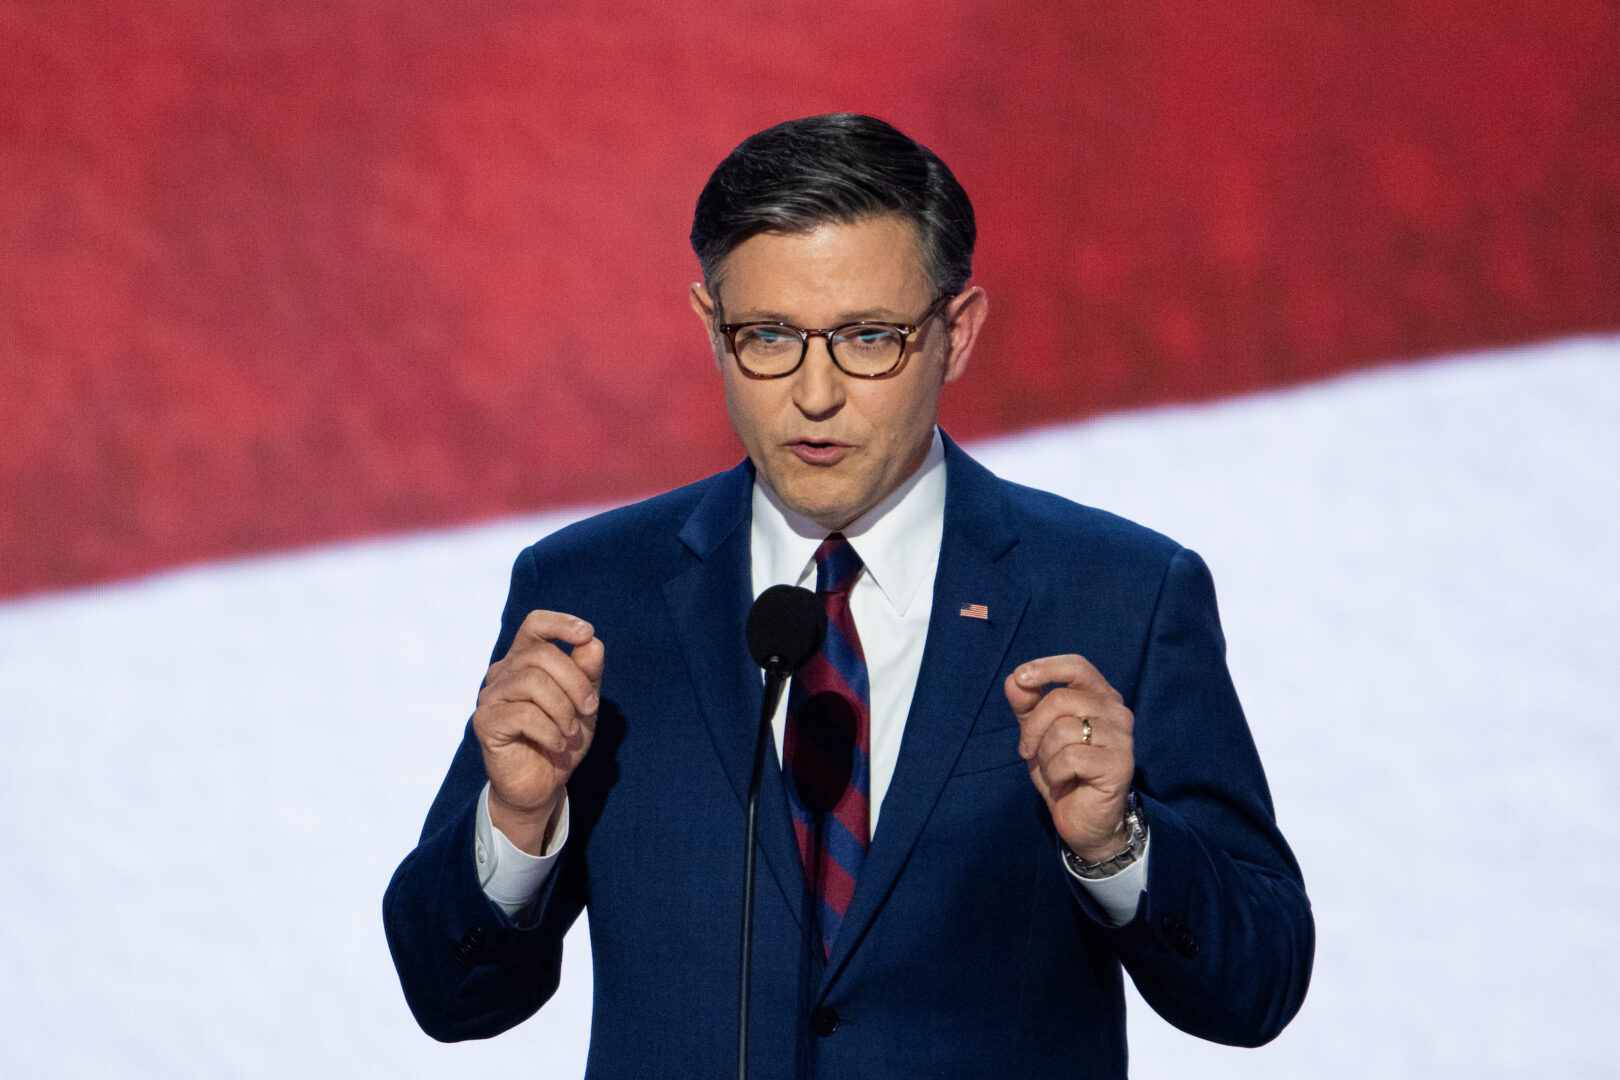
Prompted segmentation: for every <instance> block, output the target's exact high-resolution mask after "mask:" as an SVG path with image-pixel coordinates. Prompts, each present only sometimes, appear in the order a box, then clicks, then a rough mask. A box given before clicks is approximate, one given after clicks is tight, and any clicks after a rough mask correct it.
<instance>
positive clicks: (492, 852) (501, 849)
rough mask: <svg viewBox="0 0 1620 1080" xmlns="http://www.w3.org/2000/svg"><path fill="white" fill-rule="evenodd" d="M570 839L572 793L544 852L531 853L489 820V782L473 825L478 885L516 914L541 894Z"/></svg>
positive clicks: (480, 797)
mask: <svg viewBox="0 0 1620 1080" xmlns="http://www.w3.org/2000/svg"><path fill="white" fill-rule="evenodd" d="M567 839H568V796H567V795H566V794H564V795H563V804H562V809H561V810H560V811H558V813H557V827H556V828H555V829H553V830H552V831H551V843H549V844H547V845H546V851H545V854H543V855H530V854H529V853H528V852H527V851H524V850H523V849H522V848H520V847H518V846H517V845H516V844H514V843H512V841H510V840H508V839H507V838H506V834H505V833H503V832H501V830H499V829H497V828H496V827H495V824H494V823H493V822H492V821H490V819H489V784H488V783H485V784H484V790H483V791H482V792H481V793H480V794H479V796H478V820H477V823H476V824H474V826H473V859H474V860H475V861H476V863H477V866H478V884H479V885H480V886H482V887H483V890H484V895H485V896H487V897H489V898H490V900H491V901H492V902H493V903H494V904H495V905H496V906H497V907H499V908H500V909H501V910H502V911H504V912H506V914H507V915H508V916H516V915H517V913H518V912H520V911H522V910H523V909H524V908H526V907H528V906H529V904H530V903H531V902H532V901H533V900H534V898H535V897H536V896H538V895H539V893H540V887H541V886H542V885H544V884H545V883H546V878H548V877H550V876H551V868H552V867H553V866H554V865H556V862H557V856H558V854H559V853H561V851H562V847H563V843H564V842H565V841H566V840H567Z"/></svg>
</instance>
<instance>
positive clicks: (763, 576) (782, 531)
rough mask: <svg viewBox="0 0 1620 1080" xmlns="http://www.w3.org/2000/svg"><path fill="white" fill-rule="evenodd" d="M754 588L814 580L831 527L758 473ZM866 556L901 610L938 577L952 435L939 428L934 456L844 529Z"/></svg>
mask: <svg viewBox="0 0 1620 1080" xmlns="http://www.w3.org/2000/svg"><path fill="white" fill-rule="evenodd" d="M753 511H754V513H753V523H752V525H751V526H750V529H751V531H750V537H749V540H750V543H751V545H752V548H751V550H752V553H753V579H754V595H756V596H757V595H759V594H760V593H761V592H763V591H764V590H765V589H766V588H768V587H770V586H771V585H781V584H789V585H797V584H802V583H804V581H805V579H806V578H807V577H808V578H809V579H810V585H811V587H814V578H815V574H814V557H815V553H816V548H817V547H819V546H820V545H821V542H822V541H823V540H825V539H826V538H827V530H826V529H824V528H822V527H821V526H820V525H817V524H816V523H815V522H813V521H811V520H810V519H809V518H806V517H804V516H803V515H802V514H799V513H796V512H795V511H793V510H790V509H788V507H786V506H785V505H783V504H782V502H781V500H780V499H779V498H778V497H777V495H776V493H775V492H774V491H771V490H770V489H769V488H768V487H766V486H765V485H764V484H762V483H760V482H759V479H758V477H757V476H756V477H755V480H754V498H753ZM843 533H844V536H845V537H846V538H847V539H848V540H849V542H850V544H851V546H853V547H854V548H855V553H856V554H857V555H859V556H860V557H861V561H862V562H864V563H865V564H866V573H867V576H869V577H870V578H871V579H872V583H873V584H874V585H876V586H877V587H878V590H879V591H880V592H882V593H883V595H884V597H885V598H886V599H887V600H888V601H889V603H890V605H892V606H893V608H894V610H895V611H896V612H897V613H899V614H901V615H904V614H905V612H906V608H908V607H909V606H911V601H912V600H913V599H914V598H915V597H916V595H917V590H918V589H920V588H921V587H922V586H924V585H932V577H933V571H934V570H935V568H936V567H937V566H938V564H939V545H940V541H941V540H942V539H943V538H944V536H945V443H944V441H943V440H942V439H941V438H940V434H939V428H937V427H936V428H935V429H934V438H933V442H932V443H931V444H930V446H929V448H928V456H927V457H926V458H924V459H923V463H922V465H921V466H919V467H918V469H917V471H916V472H915V473H913V474H912V475H911V478H910V479H908V480H907V481H906V482H905V483H903V484H901V485H900V486H899V487H898V488H896V489H895V490H894V491H892V492H890V493H889V495H888V496H887V497H886V498H884V500H883V501H882V502H880V503H878V504H877V505H876V506H874V507H872V509H870V510H868V511H867V512H866V513H864V514H862V515H861V516H860V517H858V518H856V519H855V520H854V521H852V522H851V523H850V524H849V526H848V527H847V528H845V529H844V530H843Z"/></svg>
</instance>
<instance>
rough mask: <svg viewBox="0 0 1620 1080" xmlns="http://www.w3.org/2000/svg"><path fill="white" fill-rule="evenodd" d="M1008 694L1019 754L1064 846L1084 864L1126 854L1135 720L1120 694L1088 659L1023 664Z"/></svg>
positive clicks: (1072, 657) (1065, 658)
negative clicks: (1127, 803) (1127, 813)
mask: <svg viewBox="0 0 1620 1080" xmlns="http://www.w3.org/2000/svg"><path fill="white" fill-rule="evenodd" d="M1054 683H1055V684H1058V685H1056V686H1053V685H1052V684H1054ZM1048 686H1051V687H1052V688H1051V689H1050V690H1048V689H1045V688H1046V687H1048ZM1005 690H1006V694H1007V703H1008V704H1009V705H1011V706H1012V710H1013V713H1014V715H1016V716H1017V717H1018V725H1019V727H1020V728H1021V729H1022V730H1021V734H1020V735H1019V738H1018V753H1019V754H1020V755H1021V756H1022V757H1023V758H1024V760H1025V761H1027V762H1028V763H1029V776H1030V779H1031V780H1033V781H1034V782H1035V788H1036V790H1037V791H1039V792H1040V793H1041V798H1043V799H1045V800H1046V805H1047V808H1048V809H1049V810H1050V811H1051V812H1052V822H1053V824H1054V825H1056V826H1057V831H1058V835H1059V836H1061V837H1062V838H1063V842H1064V843H1066V844H1068V845H1069V849H1070V850H1071V851H1073V852H1074V853H1075V854H1076V855H1078V856H1080V857H1081V858H1082V859H1085V860H1086V861H1087V862H1099V861H1101V860H1103V859H1109V858H1112V857H1113V856H1115V855H1118V854H1119V853H1120V852H1121V851H1123V850H1125V848H1126V847H1127V846H1128V843H1129V840H1130V836H1129V832H1128V831H1127V829H1126V827H1125V802H1126V799H1127V797H1128V796H1129V795H1130V791H1131V778H1132V776H1133V775H1135V772H1136V753H1135V747H1134V743H1133V742H1132V740H1131V729H1132V726H1133V725H1134V723H1135V717H1133V716H1132V715H1131V710H1129V709H1127V708H1126V707H1125V701H1124V699H1123V698H1121V697H1120V695H1119V691H1117V690H1115V689H1114V688H1113V687H1112V686H1110V685H1109V684H1108V680H1107V679H1105V678H1103V676H1102V672H1100V671H1098V670H1097V669H1096V668H1095V667H1093V666H1092V665H1091V663H1090V662H1089V661H1087V660H1086V659H1085V657H1083V656H1075V655H1072V654H1071V655H1068V656H1047V657H1042V658H1041V659H1039V660H1031V661H1029V662H1028V663H1026V664H1021V665H1020V666H1019V667H1018V669H1017V670H1015V671H1014V672H1013V673H1012V674H1011V675H1009V676H1007V683H1006V686H1005Z"/></svg>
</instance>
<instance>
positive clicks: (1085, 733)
mask: <svg viewBox="0 0 1620 1080" xmlns="http://www.w3.org/2000/svg"><path fill="white" fill-rule="evenodd" d="M1080 743H1081V745H1083V746H1090V745H1091V718H1090V717H1089V716H1082V717H1081V718H1080Z"/></svg>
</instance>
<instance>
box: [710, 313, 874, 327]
mask: <svg viewBox="0 0 1620 1080" xmlns="http://www.w3.org/2000/svg"><path fill="white" fill-rule="evenodd" d="M724 314H725V321H726V322H727V323H733V324H735V323H751V322H779V323H786V324H787V325H789V326H797V327H799V328H800V329H806V330H808V329H818V330H832V329H835V328H837V327H840V326H848V325H849V324H850V323H858V322H886V323H898V324H900V325H902V326H904V325H906V320H905V319H904V318H902V317H901V316H900V315H898V314H897V313H895V312H894V311H893V310H892V309H890V308H863V309H861V310H859V311H845V312H841V313H839V315H838V317H837V319H836V321H834V322H831V323H828V324H827V325H826V326H824V327H806V326H803V325H802V324H801V323H797V322H795V321H794V320H793V317H791V316H789V315H786V314H784V313H782V312H780V311H772V310H770V309H768V308H752V309H746V310H743V311H739V312H735V313H733V312H730V311H727V312H725V313H724Z"/></svg>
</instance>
